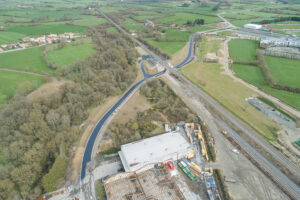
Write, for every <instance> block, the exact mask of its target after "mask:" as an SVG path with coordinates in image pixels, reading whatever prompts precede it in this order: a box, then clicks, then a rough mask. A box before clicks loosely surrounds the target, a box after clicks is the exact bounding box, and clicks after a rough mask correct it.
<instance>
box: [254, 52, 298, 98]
mask: <svg viewBox="0 0 300 200" xmlns="http://www.w3.org/2000/svg"><path fill="white" fill-rule="evenodd" d="M257 59H258V63H259V66H260V67H261V69H262V71H263V74H264V78H265V81H266V83H267V84H268V86H269V87H272V88H274V89H277V90H284V91H288V92H293V93H298V94H300V88H296V87H291V86H287V85H281V84H278V83H277V81H276V80H275V78H274V77H273V75H272V73H271V71H270V68H269V66H268V64H267V62H266V61H265V57H264V55H263V54H262V53H261V52H260V51H258V52H257Z"/></svg>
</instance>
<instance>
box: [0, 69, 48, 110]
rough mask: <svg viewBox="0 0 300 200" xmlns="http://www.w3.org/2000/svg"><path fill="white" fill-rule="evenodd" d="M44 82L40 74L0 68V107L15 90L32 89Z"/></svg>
mask: <svg viewBox="0 0 300 200" xmlns="http://www.w3.org/2000/svg"><path fill="white" fill-rule="evenodd" d="M44 82H45V80H44V78H43V77H41V76H36V75H32V74H24V73H18V72H10V71H2V70H0V108H1V105H3V104H5V103H7V102H8V100H9V99H10V98H12V97H13V96H14V95H15V93H16V91H17V90H20V89H21V90H25V91H28V90H33V89H35V88H37V87H39V86H40V85H42V84H43V83H44Z"/></svg>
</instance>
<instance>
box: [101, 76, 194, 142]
mask: <svg viewBox="0 0 300 200" xmlns="http://www.w3.org/2000/svg"><path fill="white" fill-rule="evenodd" d="M140 94H141V95H143V96H145V97H146V98H147V100H148V101H149V102H150V103H151V105H152V107H151V108H150V109H148V110H146V111H144V112H138V113H137V115H136V117H135V118H133V119H131V120H129V121H128V122H126V123H123V124H112V125H111V126H110V128H109V130H108V131H107V132H106V136H109V137H111V138H112V139H113V145H114V146H115V147H119V146H120V145H122V144H126V143H129V142H133V141H136V140H139V139H142V138H147V137H150V136H152V135H153V131H154V130H155V129H156V128H157V127H158V124H157V123H156V122H159V123H161V124H160V125H162V124H163V123H178V122H180V121H188V122H198V117H197V115H195V114H194V113H193V112H192V111H191V110H190V109H189V108H188V107H187V106H186V105H185V104H184V102H183V101H182V100H181V99H180V98H179V97H178V96H177V95H176V94H175V93H174V92H173V91H172V90H171V89H170V88H169V87H168V86H167V85H166V84H165V82H163V81H162V80H160V79H155V80H152V81H149V82H147V83H146V84H144V85H143V86H142V87H141V89H140ZM159 133H161V132H159ZM154 134H157V133H154Z"/></svg>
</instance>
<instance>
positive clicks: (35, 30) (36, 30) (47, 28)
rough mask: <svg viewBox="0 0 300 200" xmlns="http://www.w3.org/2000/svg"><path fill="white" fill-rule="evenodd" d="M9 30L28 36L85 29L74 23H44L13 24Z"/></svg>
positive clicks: (78, 31) (77, 31)
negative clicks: (32, 24) (30, 24)
mask: <svg viewBox="0 0 300 200" xmlns="http://www.w3.org/2000/svg"><path fill="white" fill-rule="evenodd" d="M7 30H8V31H10V32H16V33H20V34H24V35H28V36H40V35H43V34H46V33H57V34H58V33H65V32H74V33H80V32H83V31H84V30H86V27H83V26H76V25H66V24H63V23H46V24H41V25H34V26H14V27H9V28H8V29H7Z"/></svg>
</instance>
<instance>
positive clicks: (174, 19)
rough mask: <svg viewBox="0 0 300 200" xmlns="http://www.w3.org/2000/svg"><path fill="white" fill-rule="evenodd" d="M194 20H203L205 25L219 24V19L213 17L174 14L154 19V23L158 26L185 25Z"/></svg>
mask: <svg viewBox="0 0 300 200" xmlns="http://www.w3.org/2000/svg"><path fill="white" fill-rule="evenodd" d="M195 19H204V22H205V24H208V23H213V22H219V21H220V19H219V18H218V17H214V16H205V15H199V14H191V13H176V14H174V15H173V16H172V15H171V16H169V17H163V18H159V19H156V20H155V22H156V23H159V24H177V25H182V24H185V23H186V22H187V21H188V20H190V21H194V20H195Z"/></svg>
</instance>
